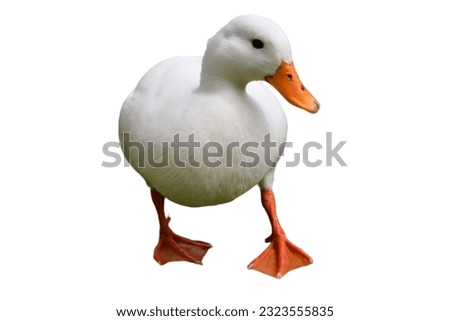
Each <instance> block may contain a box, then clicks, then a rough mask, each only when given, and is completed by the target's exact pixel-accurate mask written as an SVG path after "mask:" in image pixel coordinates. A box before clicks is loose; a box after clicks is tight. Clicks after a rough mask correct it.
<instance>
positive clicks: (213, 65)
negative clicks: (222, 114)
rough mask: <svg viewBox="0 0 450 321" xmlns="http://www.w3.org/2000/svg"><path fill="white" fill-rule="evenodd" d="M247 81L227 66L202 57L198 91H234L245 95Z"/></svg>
mask: <svg viewBox="0 0 450 321" xmlns="http://www.w3.org/2000/svg"><path fill="white" fill-rule="evenodd" d="M248 83H249V80H248V79H245V78H244V77H241V76H240V75H238V74H237V73H236V72H234V71H233V70H232V69H230V68H229V66H225V65H223V64H218V63H217V62H215V61H214V60H213V59H208V57H207V56H205V57H203V61H202V71H201V74H200V86H199V90H200V91H204V92H212V91H214V92H222V91H234V92H241V93H245V87H246V86H247V84H248Z"/></svg>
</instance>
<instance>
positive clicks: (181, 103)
mask: <svg viewBox="0 0 450 321" xmlns="http://www.w3.org/2000/svg"><path fill="white" fill-rule="evenodd" d="M268 84H269V85H268ZM270 85H271V86H273V87H274V88H275V90H277V91H278V92H279V93H280V94H281V96H282V97H284V99H286V100H287V101H288V102H289V103H290V104H291V105H293V106H295V107H299V108H300V109H303V110H306V111H307V112H309V113H316V112H317V111H318V110H319V108H320V104H319V103H318V101H317V100H316V99H315V98H314V96H313V95H312V94H311V93H310V91H309V90H308V89H306V87H305V86H304V85H303V83H302V81H301V80H300V78H299V76H298V73H297V71H296V69H295V67H294V63H293V59H292V54H291V47H290V43H289V40H288V38H287V36H286V34H285V33H284V32H283V30H282V29H281V28H280V27H279V26H278V25H277V24H276V23H275V22H273V21H272V20H270V19H268V18H265V17H260V16H257V15H243V16H238V17H236V18H234V19H232V20H231V21H230V22H229V23H227V24H226V25H225V26H224V27H223V28H221V29H220V30H219V31H218V32H217V33H216V34H215V35H214V36H213V37H212V38H210V39H209V40H208V42H207V46H206V50H205V52H204V55H203V56H202V57H174V58H169V59H167V60H164V61H162V62H160V63H158V64H157V65H155V66H154V67H153V68H151V69H150V70H149V71H148V72H147V73H146V74H145V75H144V76H143V77H142V78H141V80H140V81H139V82H138V84H137V86H136V88H135V89H134V90H133V91H132V92H131V93H130V94H129V96H128V97H127V98H126V100H125V102H124V103H123V105H122V109H121V111H120V118H119V139H120V145H121V148H122V151H123V153H124V155H125V158H126V160H127V161H128V163H129V164H130V165H131V166H132V167H133V168H134V169H135V170H136V172H137V173H138V174H140V175H141V176H142V178H143V179H144V180H145V182H146V184H147V186H148V188H149V189H150V195H151V199H152V201H153V204H154V206H155V209H156V213H157V216H158V221H159V226H160V229H159V240H158V244H157V245H156V247H155V249H154V259H155V260H156V261H157V262H158V263H159V264H160V265H164V264H166V263H168V262H174V261H186V262H192V263H196V264H202V260H203V257H204V256H205V255H206V253H207V252H208V250H209V249H210V248H211V247H212V246H211V244H209V243H207V242H203V241H198V240H191V239H189V238H186V237H183V236H180V235H178V234H176V233H175V232H173V230H172V229H171V228H170V227H169V222H170V217H168V216H166V213H165V210H164V204H165V200H166V199H168V200H170V201H172V202H175V203H177V204H181V205H184V206H189V207H200V206H212V205H219V204H224V203H227V202H231V201H233V200H234V199H236V198H237V197H239V196H241V195H243V194H244V193H246V192H247V191H249V190H250V189H252V188H253V187H255V186H258V187H259V189H260V192H261V203H262V207H263V208H264V210H265V212H266V213H267V215H268V218H269V222H270V224H271V227H272V233H271V235H270V236H269V237H268V238H267V239H266V240H265V241H266V242H267V243H269V245H268V247H267V248H266V249H265V250H264V251H263V252H262V253H261V254H260V255H259V256H258V257H256V258H255V259H254V260H253V261H252V262H251V263H250V264H249V265H248V268H249V269H253V270H256V271H259V272H262V273H264V274H267V275H270V276H273V277H276V278H281V277H282V276H284V275H285V274H286V273H287V272H289V271H291V270H293V269H296V268H299V267H302V266H306V265H309V264H311V263H312V262H313V260H312V258H311V257H310V256H309V255H308V254H307V253H306V252H305V251H303V250H302V249H301V248H299V247H297V246H296V245H294V244H293V243H292V242H291V241H289V240H288V238H287V237H286V234H285V232H284V230H283V228H282V227H281V224H280V222H279V219H278V216H277V211H276V203H275V194H274V191H273V188H272V187H273V181H274V174H275V168H276V164H277V162H278V160H279V159H280V157H281V155H282V153H283V148H284V145H285V142H286V135H287V119H286V115H285V113H284V111H283V108H282V106H281V104H280V102H279V100H278V99H277V97H276V95H275V94H274V93H273V92H272V91H271V89H270V88H268V87H270ZM230 146H231V147H230Z"/></svg>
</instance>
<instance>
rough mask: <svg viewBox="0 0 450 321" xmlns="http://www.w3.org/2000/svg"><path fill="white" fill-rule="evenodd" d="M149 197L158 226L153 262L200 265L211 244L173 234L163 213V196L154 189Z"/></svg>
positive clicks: (168, 219)
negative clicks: (155, 212)
mask: <svg viewBox="0 0 450 321" xmlns="http://www.w3.org/2000/svg"><path fill="white" fill-rule="evenodd" d="M151 195H152V200H153V203H154V204H155V207H156V211H157V213H158V219H159V226H160V230H159V242H158V245H157V246H156V247H155V252H154V255H153V257H154V258H155V260H156V261H157V262H158V263H159V264H161V265H163V264H166V263H167V262H171V261H188V262H192V263H197V264H202V259H203V257H204V256H205V254H206V252H208V250H209V249H210V248H211V244H209V243H206V242H202V241H193V240H190V239H187V238H185V237H182V236H179V235H177V234H175V233H174V232H173V231H172V230H171V229H170V227H169V221H170V218H166V215H165V213H164V196H162V195H161V194H160V193H159V192H158V191H157V190H155V189H151Z"/></svg>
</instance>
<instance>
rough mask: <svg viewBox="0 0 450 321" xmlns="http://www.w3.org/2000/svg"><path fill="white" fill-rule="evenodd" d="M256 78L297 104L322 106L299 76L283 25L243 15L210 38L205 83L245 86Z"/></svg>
mask: <svg viewBox="0 0 450 321" xmlns="http://www.w3.org/2000/svg"><path fill="white" fill-rule="evenodd" d="M253 80H266V81H267V82H269V83H270V84H271V85H272V86H273V87H275V88H276V89H277V90H278V91H279V92H280V93H281V94H282V95H283V96H284V98H286V100H287V101H289V102H290V103H291V104H292V105H294V106H297V107H300V108H302V109H305V110H307V111H309V112H311V113H316V112H317V111H318V110H319V108H320V105H319V103H318V102H317V100H316V99H315V98H314V97H313V95H312V94H311V93H310V92H309V91H308V90H307V89H306V88H305V86H304V85H303V84H302V82H301V81H300V78H299V77H298V74H297V72H296V70H295V68H294V63H293V61H292V56H291V48H290V45H289V40H288V39H287V37H286V35H285V34H284V32H283V31H282V30H281V29H280V27H278V26H277V25H276V24H275V23H274V22H272V21H271V20H269V19H266V18H262V17H259V16H254V15H246V16H239V17H237V18H235V19H233V20H231V21H230V22H229V23H228V24H227V25H226V26H225V27H223V28H222V29H221V30H219V32H218V33H217V34H216V35H215V36H214V37H212V38H211V39H210V40H209V41H208V46H207V49H206V52H205V56H204V57H203V63H202V86H205V87H207V86H208V83H209V84H213V83H215V84H219V85H221V84H223V85H225V83H231V84H233V85H235V86H241V87H245V86H246V85H247V84H248V83H249V82H250V81H253Z"/></svg>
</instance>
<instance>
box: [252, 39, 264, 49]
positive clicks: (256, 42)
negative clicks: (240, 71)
mask: <svg viewBox="0 0 450 321" xmlns="http://www.w3.org/2000/svg"><path fill="white" fill-rule="evenodd" d="M252 45H253V47H254V48H256V49H262V48H264V42H262V41H261V40H259V39H253V40H252Z"/></svg>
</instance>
